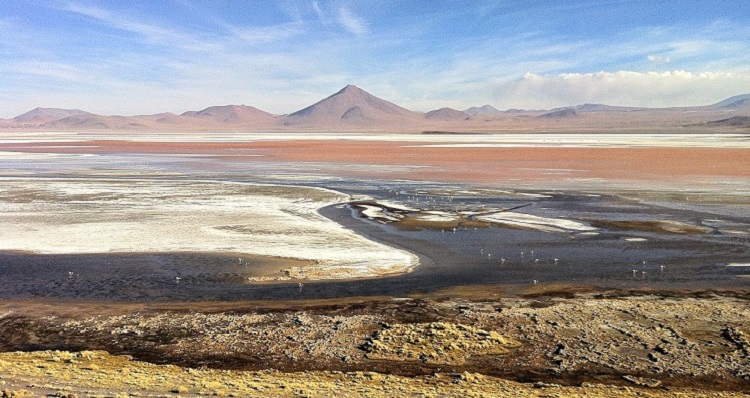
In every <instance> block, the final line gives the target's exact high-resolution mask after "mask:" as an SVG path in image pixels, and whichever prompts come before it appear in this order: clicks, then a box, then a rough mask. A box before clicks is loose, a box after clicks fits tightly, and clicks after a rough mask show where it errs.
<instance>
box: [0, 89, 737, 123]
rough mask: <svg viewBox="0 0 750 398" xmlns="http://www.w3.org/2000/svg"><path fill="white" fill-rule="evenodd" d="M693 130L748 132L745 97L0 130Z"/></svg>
mask: <svg viewBox="0 0 750 398" xmlns="http://www.w3.org/2000/svg"><path fill="white" fill-rule="evenodd" d="M607 126H613V127H614V126H616V127H620V128H626V129H638V128H645V127H650V128H653V127H661V128H685V127H696V126H707V127H728V128H743V129H744V128H750V94H744V95H738V96H735V97H731V98H727V99H726V100H723V101H721V102H718V103H716V104H713V105H707V106H694V107H674V108H638V107H622V106H609V105H603V104H583V105H577V106H570V107H564V108H555V109H549V110H519V109H510V110H507V111H500V110H498V109H496V108H495V107H493V106H491V105H483V106H480V107H471V108H468V109H466V110H463V111H461V110H457V109H452V108H447V107H445V108H440V109H436V110H433V111H430V112H426V113H422V112H414V111H411V110H408V109H406V108H403V107H401V106H398V105H396V104H394V103H391V102H388V101H386V100H383V99H381V98H378V97H375V96H374V95H372V94H370V93H368V92H366V91H364V90H362V89H361V88H359V87H356V86H354V85H348V86H346V87H344V88H343V89H341V90H340V91H338V92H337V93H335V94H333V95H331V96H329V97H327V98H324V99H322V100H320V101H318V102H316V103H315V104H312V105H310V106H308V107H306V108H304V109H301V110H298V111H296V112H293V113H290V114H288V115H274V114H271V113H269V112H266V111H263V110H260V109H258V108H255V107H252V106H246V105H224V106H211V107H208V108H206V109H203V110H199V111H187V112H184V113H182V114H179V115H177V114H174V113H159V114H153V115H136V116H107V115H97V114H94V113H90V112H86V111H82V110H78V109H58V108H35V109H32V110H31V111H29V112H26V113H24V114H22V115H18V116H16V117H14V118H13V119H0V128H3V129H13V130H94V131H96V130H102V131H107V130H136V131H138V130H152V131H162V130H164V131H178V130H179V131H374V130H379V131H425V130H429V131H443V130H445V131H469V130H525V129H529V128H553V129H554V128H561V129H562V128H604V127H607Z"/></svg>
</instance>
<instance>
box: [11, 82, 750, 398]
mask: <svg viewBox="0 0 750 398" xmlns="http://www.w3.org/2000/svg"><path fill="white" fill-rule="evenodd" d="M358 90H359V89H356V88H352V87H349V88H347V89H345V90H342V92H340V93H337V94H336V95H334V96H332V97H331V98H329V99H326V100H324V101H322V102H321V103H319V104H316V105H314V106H312V107H310V108H306V109H303V110H301V111H299V112H296V113H294V114H291V115H288V116H285V117H284V118H283V120H285V121H286V122H285V123H286V124H285V125H284V126H286V127H284V128H279V129H278V130H279V131H275V132H255V133H249V132H244V131H243V132H231V131H232V129H227V130H223V131H224V132H185V131H177V130H179V129H178V128H175V129H166V128H165V129H164V130H163V131H156V130H153V129H152V126H151V125H147V124H144V126H146V127H143V128H141V127H138V128H134V129H133V131H132V132H128V133H123V132H122V131H120V132H116V131H113V129H112V128H110V127H111V126H108V127H106V128H101V129H97V128H87V127H85V128H81V129H77V128H75V127H71V126H67V127H64V128H63V127H60V128H59V129H57V130H55V128H57V127H59V126H63V125H62V124H54V123H53V122H54V120H59V119H53V120H47V121H43V120H41V116H40V117H39V118H37V119H33V117H32V116H29V118H31V119H29V118H21V119H23V120H25V121H24V123H32V122H30V121H29V120H35V121H34V122H33V123H37V124H36V125H29V126H27V127H28V130H26V129H25V127H24V128H17V127H18V125H17V123H19V121H18V120H16V121H14V122H12V123H11V122H9V123H11V124H13V123H15V124H14V125H13V126H11V127H9V128H8V129H7V130H5V132H4V133H3V137H2V140H0V161H1V162H2V164H3V168H2V171H1V172H0V208H2V212H0V222H1V223H2V225H3V226H4V228H2V229H1V230H0V250H2V252H0V269H1V270H2V273H1V274H0V282H1V283H0V347H1V348H2V350H1V351H2V353H0V383H2V388H3V389H4V392H3V394H4V396H16V397H21V396H45V395H47V396H49V395H54V396H68V397H71V396H77V397H80V396H168V395H169V396H171V395H183V396H205V395H213V396H312V397H318V396H331V395H333V394H336V395H340V396H373V397H377V396H382V397H386V396H519V397H520V396H524V397H525V396H538V397H550V396H597V397H620V396H622V397H624V396H634V395H638V396H649V397H651V396H653V397H666V396H685V397H694V396H716V397H723V396H727V397H729V396H742V395H743V394H747V393H748V391H750V379H749V377H750V373H748V369H750V363H749V361H750V340H749V339H750V337H748V336H749V333H750V323H748V319H750V317H749V315H750V296H748V292H750V290H749V289H748V287H749V286H750V285H748V282H750V279H749V277H748V275H749V274H750V271H749V270H750V268H749V267H750V210H748V209H750V200H749V199H748V198H750V190H749V189H748V187H750V168H748V167H747V165H748V164H750V140H748V133H747V131H746V128H745V127H742V126H736V125H733V124H732V123H724V124H721V125H718V124H714V125H709V124H707V123H708V122H709V121H710V120H709V119H711V120H713V119H712V118H718V117H719V116H720V115H719V113H720V112H725V111H726V110H717V107H713V108H710V109H708V108H706V109H702V110H700V109H698V110H695V111H696V112H691V113H689V114H688V115H690V116H689V117H690V118H692V119H691V120H689V121H688V120H686V119H680V120H679V123H676V122H675V120H677V119H670V118H663V119H659V120H661V122H659V123H655V122H653V120H651V121H650V119H649V117H655V118H656V116H653V115H655V114H657V113H659V112H666V113H669V114H670V115H673V116H674V115H677V114H678V113H676V112H673V111H665V110H662V111H648V112H644V113H643V114H642V115H645V116H638V117H635V116H633V114H634V112H631V111H632V110H622V109H616V110H612V109H609V108H607V110H606V112H620V113H621V114H619V116H613V114H610V115H604V114H599V113H597V114H594V113H596V112H594V113H590V114H589V113H585V112H586V111H584V110H581V109H579V113H582V114H577V116H575V117H571V116H570V115H569V113H570V112H563V113H561V114H555V113H552V114H551V115H546V116H544V117H539V116H542V115H536V116H533V117H534V118H535V119H533V120H532V121H529V122H528V123H527V122H524V121H523V119H524V118H523V117H520V116H518V115H515V116H512V118H514V119H513V120H512V121H509V120H510V119H503V120H505V121H504V122H502V123H510V124H506V125H504V126H505V127H503V128H502V129H505V130H514V131H515V132H510V131H505V132H498V131H496V130H498V128H497V127H498V126H499V124H493V123H496V122H492V123H490V122H487V123H489V125H491V126H490V127H488V128H487V129H483V128H477V127H476V126H475V124H476V123H478V122H476V120H475V121H474V122H472V121H458V120H453V121H450V122H449V123H447V124H446V120H445V119H446V118H449V117H450V116H451V115H453V116H455V113H453V112H450V111H448V110H442V111H440V112H436V113H430V114H429V115H427V114H414V113H410V111H407V110H405V109H403V108H400V107H396V106H395V105H393V104H390V105H388V104H389V103H388V104H384V103H381V102H378V101H381V100H379V99H377V98H374V97H372V98H370V97H368V96H369V94H367V93H364V92H362V91H361V90H359V91H358ZM361 100H364V101H365V102H367V101H369V102H367V103H370V104H372V103H375V104H378V106H377V107H376V109H379V111H378V112H381V113H377V112H375V111H372V110H367V109H365V108H363V107H360V108H359V110H358V111H356V112H355V111H351V112H350V110H351V109H352V107H356V106H362V105H361V104H359V102H358V101H361ZM376 100H377V101H376ZM358 104H359V105H358ZM391 105H392V106H391ZM583 109H590V107H589V108H583ZM597 109H599V108H597ZM732 109H735V108H732ZM232 110H233V111H234V112H240V113H241V114H242V115H245V116H247V117H251V116H252V117H265V116H263V114H261V113H258V112H256V111H257V110H253V109H249V108H232ZM212 111H214V112H219V111H222V112H223V111H225V109H212ZM340 112H344V113H347V112H348V115H349V116H348V118H349V119H348V121H347V122H346V123H343V124H342V123H340V121H336V118H340V117H341V115H338V113H340ZM383 112H384V113H383ZM553 112H557V111H553ZM628 112H630V113H628ZM670 112H671V113H670ZM712 112H713V113H712ZM37 113H39V112H37ZM42 113H44V112H42ZM47 113H49V112H47ZM53 113H54V112H53ZM209 113H210V112H203V113H201V112H194V113H189V114H187V115H183V116H184V118H178V119H179V120H182V121H180V122H179V123H183V122H184V120H186V119H185V118H188V119H189V118H201V117H203V118H208V117H209V116H207V115H208V114H209ZM635 113H637V112H635ZM735 113H736V112H735ZM62 114H65V112H63V113H62ZM384 114H385V115H393V114H398V115H400V116H399V117H404V118H412V119H413V120H419V122H418V123H417V122H415V124H413V125H410V126H411V127H410V128H407V129H404V130H390V131H391V132H384V133H376V132H369V133H364V132H361V130H369V129H370V127H371V126H370V125H368V124H367V123H365V122H361V120H360V122H361V123H360V122H357V121H356V120H357V118H359V117H362V118H364V119H367V120H369V121H373V120H375V121H378V122H382V123H383V126H386V127H388V126H390V127H389V128H394V126H398V125H397V124H389V123H390V122H392V121H393V120H392V119H388V118H387V117H386V116H384ZM55 115H56V116H60V115H61V113H60V112H57V113H55ZM248 115H249V116H248ZM649 115H651V116H649ZM77 116H78V117H80V116H81V114H78V115H77ZM230 116H232V115H228V116H227V117H226V118H225V119H226V120H225V119H222V120H223V121H221V122H218V121H215V120H214V122H211V123H215V125H211V126H213V127H211V126H209V125H206V126H208V127H206V126H203V125H199V124H196V126H203V127H200V128H196V129H194V130H193V131H198V130H203V129H204V127H205V128H206V129H209V130H210V129H211V128H215V127H216V126H219V125H222V126H223V125H224V124H221V123H229V122H228V121H227V120H235V119H231V117H230ZM610 116H611V117H610ZM69 117H71V115H69V116H66V118H69ZM165 117H166V116H165ZM503 117H507V118H511V116H509V115H505V116H502V117H501V116H498V118H501V119H502V118H503ZM519 117H520V118H519ZM529 117H531V116H529ZM620 117H621V118H620ZM631 117H634V118H635V119H633V120H631V121H630V122H627V123H625V122H624V121H625V120H626V119H627V118H631ZM670 117H671V116H670ZM311 118H312V119H311ZM430 118H432V121H431V122H425V120H429V119H430ZM597 118H598V119H597ZM618 118H619V119H618ZM63 119H64V118H63ZM266 119H267V120H266V121H267V122H268V123H271V124H272V123H278V122H279V119H278V118H277V117H273V116H268V117H266ZM313 119H314V121H311V120H313ZM364 119H362V120H364ZM237 120H239V119H237ZM388 120H390V122H389V121H388ZM493 120H499V119H493ZM529 120H531V119H529ZM595 120H601V121H602V123H599V122H596V121H595ZM68 122H70V120H68ZM355 122H356V123H359V124H356V123H355ZM464 122H466V124H462V123H464ZM688 122H689V123H688ZM47 123H52V124H47ZM87 123H88V122H87ZM176 123H177V122H176ZM238 123H239V124H238V126H239V127H238V130H239V131H242V129H243V128H245V127H247V126H248V124H242V123H240V122H238ZM243 123H244V122H243ZM247 123H249V122H247ZM347 123H350V124H351V123H354V124H351V125H350V124H347ZM368 123H369V122H368ZM430 123H432V124H430ZM472 123H474V124H472ZM497 123H499V122H497ZM513 123H518V126H516V127H513V126H515V125H512V124H513ZM628 123H632V125H630V124H628ZM271 124H269V126H271ZM334 124H335V125H336V126H338V127H337V128H332V129H331V131H339V132H322V133H320V132H318V133H314V132H312V131H314V130H319V129H324V128H326V126H330V125H334ZM548 124H549V126H550V127H549V128H550V129H551V130H554V131H555V132H554V133H551V132H549V131H547V126H548ZM609 124H612V125H618V126H620V127H622V128H621V129H620V130H619V132H618V133H617V134H610V133H607V134H605V133H602V132H601V131H602V129H606V127H603V126H608V125H609ZM177 125H180V124H177ZM354 125H356V126H355V127H357V128H352V129H349V127H351V126H354ZM180 126H181V125H180ZM276 126H278V125H276ZM368 126H370V127H368ZM461 126H463V127H461ZM522 126H523V127H522ZM583 126H586V127H585V128H584V127H583ZM100 127H101V126H100ZM402 127H403V126H402ZM454 127H455V129H454ZM295 129H296V130H295ZM347 129H349V131H350V132H344V131H346V130H347ZM415 129H416V130H415ZM502 129H501V130H502ZM525 129H528V130H530V131H528V132H523V131H522V130H525ZM115 130H116V129H115ZM166 130H169V131H171V132H165V131H166ZM250 130H252V129H250ZM271 130H273V129H270V128H269V130H266V131H271ZM281 130H285V131H281ZM412 130H414V131H416V132H414V131H412ZM423 130H424V131H423ZM454 130H456V131H454ZM299 131H308V132H299ZM393 131H400V132H393ZM408 131H412V132H411V133H409V132H408Z"/></svg>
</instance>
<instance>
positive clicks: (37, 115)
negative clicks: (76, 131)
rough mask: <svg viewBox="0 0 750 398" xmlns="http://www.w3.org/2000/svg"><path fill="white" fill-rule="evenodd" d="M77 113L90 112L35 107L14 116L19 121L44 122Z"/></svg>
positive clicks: (85, 113)
mask: <svg viewBox="0 0 750 398" xmlns="http://www.w3.org/2000/svg"><path fill="white" fill-rule="evenodd" d="M77 115H90V113H88V112H84V111H82V110H80V109H60V108H34V109H32V110H30V111H28V112H26V113H24V114H22V115H18V116H16V117H14V118H13V120H14V121H15V122H17V123H34V124H44V123H48V122H51V121H53V120H58V119H63V118H66V117H70V116H77Z"/></svg>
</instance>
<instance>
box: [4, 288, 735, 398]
mask: <svg viewBox="0 0 750 398" xmlns="http://www.w3.org/2000/svg"><path fill="white" fill-rule="evenodd" d="M459 296H460V297H463V298H457V297H459ZM459 296H456V295H453V294H450V295H447V294H446V295H433V296H430V297H412V298H402V299H392V298H366V299H348V300H347V301H346V302H343V303H342V302H333V301H331V302H327V301H319V302H313V303H310V302H308V303H284V305H283V306H282V305H278V304H266V305H264V304H258V303H256V304H250V303H244V304H237V303H231V304H226V303H223V304H222V303H220V304H213V305H210V306H209V305H208V304H198V303H196V304H190V306H191V307H192V308H186V305H179V304H175V305H173V306H169V305H161V306H158V307H156V306H151V307H142V306H136V305H94V304H80V306H79V307H78V308H77V309H75V310H65V311H63V310H55V309H54V308H55V307H51V306H46V305H44V304H40V303H24V304H19V303H5V304H3V305H0V311H2V312H0V314H4V316H3V317H2V318H1V319H0V336H1V337H0V344H2V348H3V351H5V353H2V354H0V377H2V379H0V383H4V385H3V386H2V387H3V388H5V389H6V390H7V391H6V393H5V395H6V396H23V395H24V394H26V395H28V396H36V395H46V394H58V396H73V395H75V396H97V395H99V396H114V395H116V394H131V395H141V396H159V395H167V394H169V395H176V394H181V395H188V396H192V395H219V396H232V395H233V396H259V395H260V396H331V395H333V394H338V395H344V396H465V395H468V396H524V397H526V396H540V397H541V396H598V397H618V396H633V395H641V396H691V397H692V396H717V397H718V396H742V395H743V394H747V393H749V392H750V300H748V298H747V297H744V296H741V295H737V294H733V295H731V296H730V295H726V294H713V293H711V294H709V293H702V294H682V295H675V294H670V295H669V296H666V295H657V294H650V295H621V294H615V293H611V294H607V293H604V294H585V295H580V296H576V297H567V298H564V297H559V296H554V295H537V296H528V297H515V298H502V297H495V298H491V299H488V298H487V297H488V296H492V294H488V293H486V292H484V293H482V294H481V295H480V296H481V297H483V299H481V300H479V299H476V298H470V297H471V294H470V295H466V294H463V295H459ZM474 297H477V296H474ZM230 305H231V307H230ZM232 307H233V308H232ZM68 308H70V307H68ZM79 314H86V315H79ZM18 351H24V352H18ZM14 394H15V395H14Z"/></svg>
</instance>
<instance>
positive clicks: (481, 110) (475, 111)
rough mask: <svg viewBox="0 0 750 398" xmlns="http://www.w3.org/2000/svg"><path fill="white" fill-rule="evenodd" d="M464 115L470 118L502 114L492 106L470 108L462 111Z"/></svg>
mask: <svg viewBox="0 0 750 398" xmlns="http://www.w3.org/2000/svg"><path fill="white" fill-rule="evenodd" d="M464 113H465V114H467V115H470V116H477V115H500V114H502V112H500V111H499V110H498V109H497V108H495V107H494V106H492V105H482V106H472V107H471V108H468V109H464Z"/></svg>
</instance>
